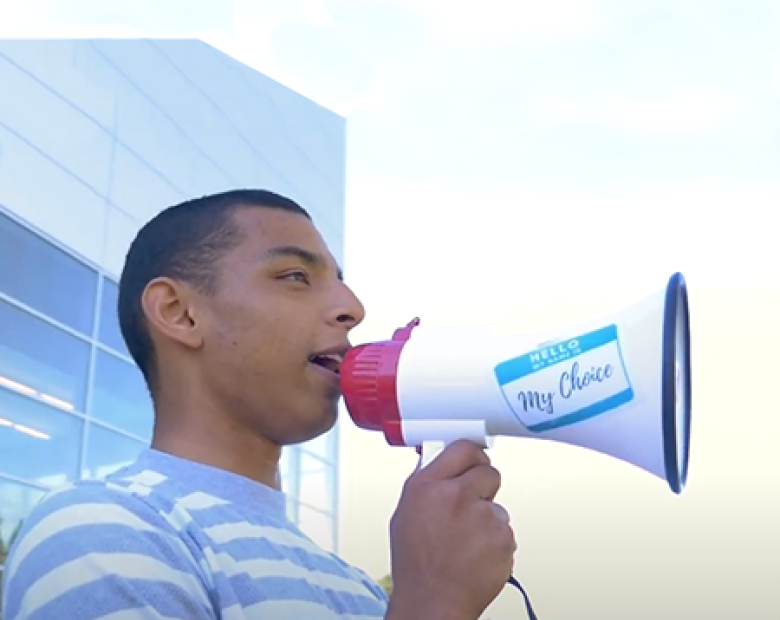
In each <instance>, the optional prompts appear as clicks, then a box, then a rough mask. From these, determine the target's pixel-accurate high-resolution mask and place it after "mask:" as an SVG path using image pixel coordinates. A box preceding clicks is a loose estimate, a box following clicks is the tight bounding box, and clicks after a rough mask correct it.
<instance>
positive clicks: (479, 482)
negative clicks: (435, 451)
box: [387, 441, 516, 620]
mask: <svg viewBox="0 0 780 620" xmlns="http://www.w3.org/2000/svg"><path fill="white" fill-rule="evenodd" d="M500 486H501V477H500V474H499V473H498V471H497V470H496V469H494V468H493V467H492V466H491V465H490V460H489V458H488V456H487V455H486V454H485V452H484V451H483V450H482V449H481V448H480V447H479V446H477V445H476V444H474V443H472V442H469V441H459V442H455V443H453V444H451V445H450V446H448V447H447V448H446V449H445V450H444V451H443V452H442V453H441V454H439V456H438V457H436V458H435V459H434V460H433V461H432V462H431V463H430V464H429V465H428V466H427V467H425V468H423V469H420V470H418V471H416V472H415V473H414V474H412V475H411V476H410V477H409V478H408V480H407V481H406V484H405V485H404V490H403V493H402V495H401V500H400V502H399V504H398V508H397V509H396V512H395V514H394V515H393V518H392V520H391V523H390V539H391V553H392V564H393V595H392V597H391V600H390V606H389V609H388V614H387V618H388V620H418V619H419V620H423V619H425V620H477V618H479V617H480V616H481V615H482V613H483V612H484V610H485V609H486V608H487V606H488V605H489V604H490V603H491V602H492V601H493V600H494V599H495V598H496V596H498V594H499V593H500V592H501V590H502V588H503V587H504V586H505V585H506V582H507V580H508V579H509V576H510V575H511V573H512V567H513V563H514V552H515V550H516V544H515V538H514V534H513V532H512V528H511V527H510V526H509V515H508V513H507V512H506V510H504V508H502V507H501V506H499V505H498V504H496V503H495V502H494V501H493V499H494V498H495V496H496V494H497V493H498V490H499V487H500Z"/></svg>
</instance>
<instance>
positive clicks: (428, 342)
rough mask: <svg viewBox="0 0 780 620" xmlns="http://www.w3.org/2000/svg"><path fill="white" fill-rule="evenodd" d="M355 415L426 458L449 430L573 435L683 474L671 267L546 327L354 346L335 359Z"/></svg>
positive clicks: (683, 402) (686, 453)
mask: <svg viewBox="0 0 780 620" xmlns="http://www.w3.org/2000/svg"><path fill="white" fill-rule="evenodd" d="M341 387H342V393H343V396H344V402H345V405H346V408H347V411H348V412H349V414H350V417H351V418H352V420H353V421H354V423H355V424H356V425H357V426H358V427H360V428H362V429H366V430H372V431H381V432H383V433H384V436H385V439H386V441H387V442H388V443H389V444H390V445H394V446H408V447H413V448H418V449H421V450H422V454H423V461H424V463H423V464H425V463H426V462H428V461H429V460H430V459H431V458H433V457H434V456H435V455H436V454H437V453H438V452H439V451H440V450H441V449H443V447H444V446H446V445H447V444H448V443H450V442H452V441H455V440H458V439H469V440H471V441H475V442H477V443H478V444H480V445H481V446H483V447H485V448H489V447H491V446H492V445H493V440H494V438H495V437H497V436H511V437H526V438H535V439H545V440H552V441H558V442H562V443H565V444H570V445H576V446H580V447H583V448H587V449H590V450H595V451H597V452H600V453H602V454H605V455H608V456H611V457H614V458H616V459H620V460H622V461H624V462H626V463H630V464H632V465H635V466H636V467H639V468H640V469H642V470H644V471H646V472H648V473H650V474H653V475H655V476H657V477H659V478H661V479H665V480H666V482H667V483H668V485H669V487H670V488H671V490H672V491H673V492H674V493H681V492H682V490H683V489H684V487H685V485H686V482H687V477H688V462H689V458H690V432H691V353H690V318H689V309H688V292H687V286H686V282H685V279H684V277H683V275H682V274H681V273H675V274H674V275H672V276H671V278H670V279H669V281H668V283H667V285H666V286H665V287H664V288H663V289H661V290H660V291H658V292H656V293H655V294H653V295H650V296H648V297H646V298H645V299H642V300H640V301H638V302H637V303H634V304H632V305H630V306H628V307H625V308H623V309H622V310H619V311H617V312H615V313H613V314H611V315H608V316H606V317H601V318H600V319H597V320H591V321H588V322H585V323H580V324H578V325H575V326H573V327H569V328H566V329H559V330H556V331H554V332H546V333H531V334H527V333H521V334H516V333H509V334H507V333H503V332H501V331H499V330H495V329H491V328H485V327H469V328H428V327H425V326H424V325H422V324H421V323H420V320H419V319H415V320H414V321H412V322H411V323H409V324H408V325H407V326H406V327H404V328H401V329H398V330H396V332H395V334H394V335H393V337H392V338H391V339H390V340H387V341H381V342H371V343H367V344H362V345H359V346H356V347H354V348H353V349H352V350H351V351H350V352H349V353H348V354H347V356H346V357H345V359H344V362H343V363H342V365H341Z"/></svg>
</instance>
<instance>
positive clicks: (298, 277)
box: [282, 271, 309, 284]
mask: <svg viewBox="0 0 780 620" xmlns="http://www.w3.org/2000/svg"><path fill="white" fill-rule="evenodd" d="M282 279H284V280H292V281H294V282H303V283H304V284H308V283H309V278H308V277H307V276H306V274H305V273H304V272H303V271H294V272H293V273H288V274H286V275H284V276H283V277H282Z"/></svg>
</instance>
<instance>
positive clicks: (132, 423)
mask: <svg viewBox="0 0 780 620" xmlns="http://www.w3.org/2000/svg"><path fill="white" fill-rule="evenodd" d="M90 413H91V415H92V416H93V417H95V418H97V419H99V420H101V421H103V422H106V423H108V424H111V425H112V426H116V427H117V428H120V429H122V430H123V431H127V432H128V433H133V434H134V435H138V436H139V437H141V438H142V439H146V440H149V439H151V437H152V426H153V424H154V413H153V410H152V400H151V397H150V396H149V391H148V390H147V389H146V383H144V380H143V376H142V375H141V371H140V370H138V367H137V366H135V364H130V363H129V362H126V361H125V360H122V359H119V358H118V357H116V356H115V355H111V354H110V353H106V352H105V351H101V350H100V349H98V350H97V351H96V357H95V382H94V387H93V390H92V402H91V403H90Z"/></svg>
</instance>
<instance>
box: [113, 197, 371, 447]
mask: <svg viewBox="0 0 780 620" xmlns="http://www.w3.org/2000/svg"><path fill="white" fill-rule="evenodd" d="M363 316H364V312H363V308H362V306H361V304H360V302H359V301H358V300H357V299H356V298H355V296H354V294H353V293H352V292H351V291H350V290H349V289H348V288H347V287H346V286H345V285H344V283H343V282H342V278H341V272H340V270H339V267H338V266H337V265H336V263H335V261H334V259H333V257H332V255H331V254H330V252H329V251H328V248H327V246H326V244H325V242H324V240H323V239H322V237H321V236H320V234H319V233H318V231H317V229H316V228H315V227H314V225H313V224H312V222H311V219H310V217H309V215H308V214H307V213H306V211H305V210H304V209H303V208H301V207H300V206H299V205H298V204H296V203H295V202H293V201H292V200H289V199H287V198H284V197H282V196H279V195H277V194H274V193H272V192H267V191H261V190H240V191H232V192H226V193H222V194H217V195H213V196H206V197H203V198H199V199H195V200H191V201H188V202H185V203H182V204H179V205H176V206H173V207H170V208H168V209H166V210H164V211H162V212H161V213H160V214H158V215H157V216H156V217H155V218H154V219H152V220H151V221H150V222H149V223H147V224H146V225H145V226H144V227H143V228H142V229H141V230H140V231H139V233H138V235H137V237H136V239H135V240H134V242H133V243H132V245H131V247H130V250H129V251H128V254H127V258H126V261H125V267H124V270H123V273H122V277H121V279H120V283H119V322H120V326H121V329H122V334H123V336H124V338H125V342H126V343H127V347H128V350H129V351H130V354H131V355H132V356H133V358H134V359H135V361H136V363H137V364H138V366H139V368H140V369H141V372H142V373H143V375H144V377H145V378H146V380H147V383H148V384H149V386H150V389H151V392H152V395H153V397H155V399H156V400H159V399H160V398H165V399H166V401H167V402H171V401H173V402H176V401H177V400H178V399H177V395H176V394H172V393H171V392H172V391H174V390H178V391H181V390H188V391H189V390H191V391H193V392H197V394H198V397H199V398H200V399H202V400H203V401H204V402H203V406H204V410H209V411H211V412H212V414H215V415H220V416H228V417H229V418H230V421H229V422H230V423H231V424H234V425H236V426H237V427H241V428H243V429H245V430H249V429H251V430H252V431H253V432H256V433H258V434H261V435H262V436H263V437H265V438H266V439H268V440H269V441H272V442H274V443H277V444H279V445H286V444H289V443H297V442H300V441H305V440H308V439H311V438H313V437H315V436H317V435H319V434H321V433H323V432H325V431H327V430H328V429H329V428H330V427H331V426H332V425H333V423H334V422H335V420H336V415H337V402H338V397H339V390H338V376H337V375H336V374H334V373H333V372H330V371H329V370H327V369H326V368H325V367H327V366H328V365H332V362H330V361H328V359H327V358H325V357H317V356H321V355H322V354H328V353H330V354H333V355H335V356H336V357H338V355H339V354H343V353H344V351H345V350H346V347H347V346H348V339H347V334H348V332H349V331H350V330H351V329H352V328H353V327H355V326H356V325H357V324H359V323H360V322H361V321H362V320H363ZM181 400H182V402H184V401H185V400H186V399H181ZM206 401H208V402H206ZM223 422H226V420H223Z"/></svg>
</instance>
